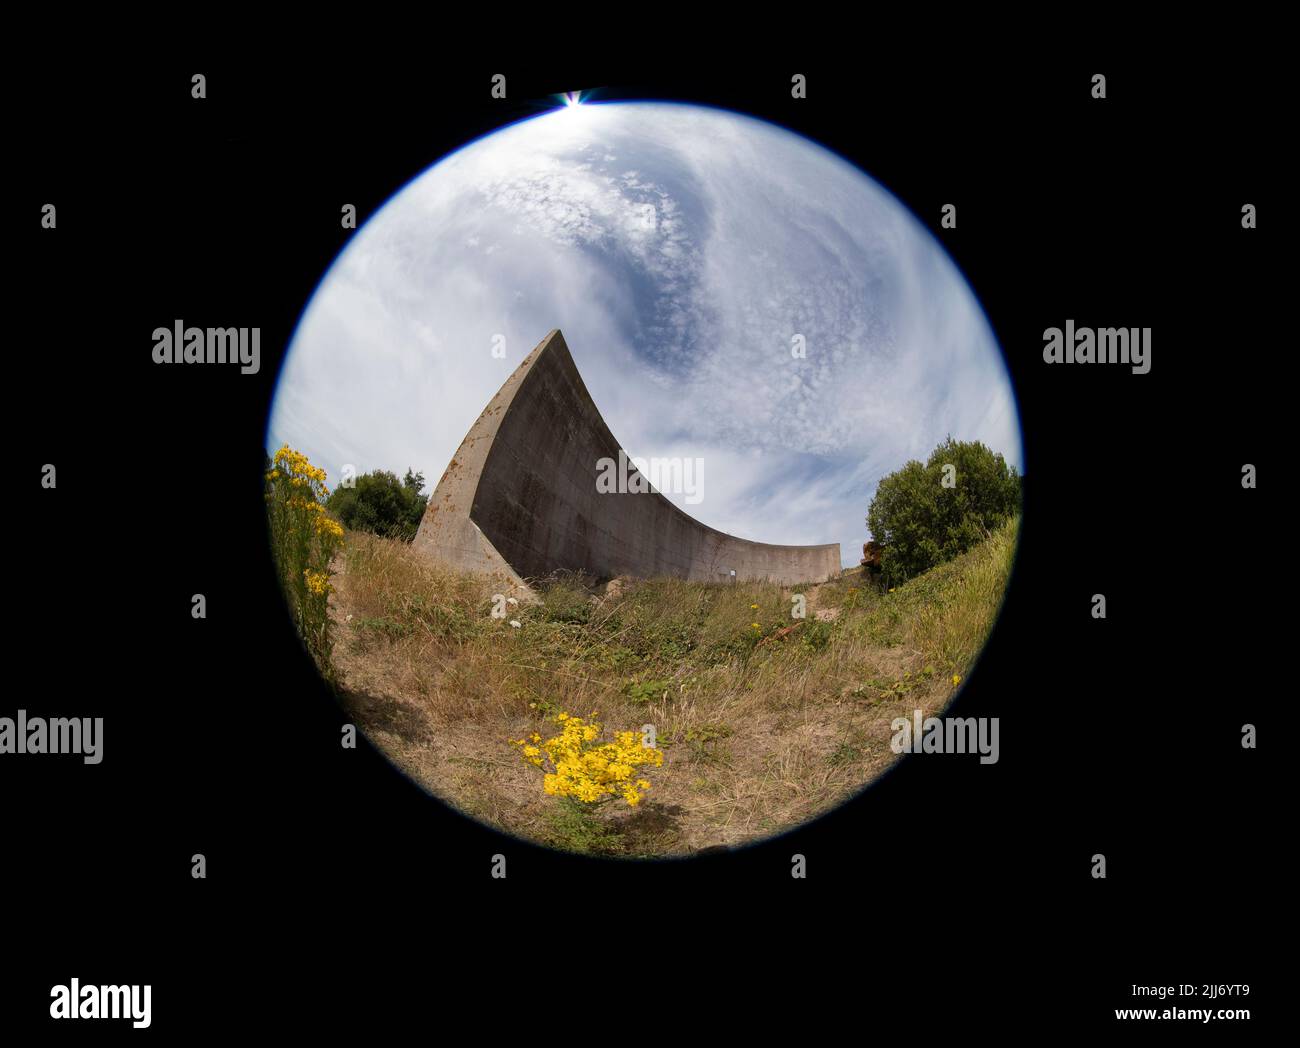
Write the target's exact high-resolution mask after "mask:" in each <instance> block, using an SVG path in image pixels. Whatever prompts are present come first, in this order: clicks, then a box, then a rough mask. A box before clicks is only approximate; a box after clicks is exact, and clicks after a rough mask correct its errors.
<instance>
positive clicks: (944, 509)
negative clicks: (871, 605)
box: [867, 437, 1020, 586]
mask: <svg viewBox="0 0 1300 1048" xmlns="http://www.w3.org/2000/svg"><path fill="white" fill-rule="evenodd" d="M1019 509H1020V475H1019V474H1018V473H1017V472H1016V469H1015V467H1014V466H1008V465H1007V463H1006V460H1005V459H1004V458H1003V457H1002V456H1001V455H1000V454H995V453H994V452H993V451H991V450H990V449H989V448H987V447H985V446H984V445H983V444H981V443H979V442H978V441H956V440H953V439H952V437H949V438H948V439H947V440H945V441H944V442H943V443H942V444H940V445H939V446H938V447H937V448H935V449H934V451H933V452H932V453H931V455H930V457H929V459H928V460H927V461H926V462H925V464H924V465H922V464H921V463H920V462H917V461H915V460H913V461H911V462H908V463H907V464H906V465H905V466H904V467H903V468H902V469H900V470H898V471H897V472H894V473H891V474H889V476H887V477H884V478H883V479H882V480H881V481H880V484H879V485H878V486H877V488H876V494H875V497H874V498H873V499H872V500H871V506H870V508H869V509H868V510H867V527H868V528H870V529H871V535H872V538H873V540H874V541H875V542H877V543H879V544H880V546H881V547H882V553H881V558H880V563H881V575H882V576H883V578H884V580H885V583H886V584H887V585H890V586H896V585H898V584H899V583H901V582H904V581H906V580H907V579H909V578H912V577H913V576H914V575H919V574H920V573H921V572H923V571H929V570H930V568H933V567H935V566H936V565H938V564H942V563H943V562H944V561H947V560H951V559H952V558H953V557H956V556H957V555H959V554H961V553H964V552H965V551H966V550H968V549H970V548H971V547H972V546H974V545H975V544H976V543H977V542H979V541H980V540H981V539H984V538H987V537H988V535H989V534H990V532H992V531H993V529H994V528H996V527H997V526H998V525H999V524H1001V523H1002V522H1004V521H1005V520H1007V519H1008V518H1010V517H1012V516H1014V515H1015V514H1016V513H1017V512H1019Z"/></svg>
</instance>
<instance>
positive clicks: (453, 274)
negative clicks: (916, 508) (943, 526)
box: [269, 105, 1022, 563]
mask: <svg viewBox="0 0 1300 1048" xmlns="http://www.w3.org/2000/svg"><path fill="white" fill-rule="evenodd" d="M581 111H589V112H582V115H581V116H579V117H577V118H576V119H575V118H574V117H573V116H572V114H573V113H575V112H581ZM555 327H559V328H561V329H562V330H563V331H564V334H565V338H566V341H567V342H568V344H569V346H570V349H571V350H572V351H573V354H574V357H575V359H576V361H577V364H578V367H579V370H580V371H581V373H582V375H583V378H584V380H585V381H586V383H587V385H588V387H589V389H590V390H591V392H592V395H593V397H594V398H595V400H596V403H597V405H598V407H599V408H600V409H601V412H602V414H603V415H604V416H605V418H606V421H607V422H608V423H609V425H610V428H611V429H612V430H613V432H614V434H615V436H616V437H618V438H619V440H620V441H621V442H622V443H623V445H624V447H626V448H627V449H628V451H629V452H630V453H632V454H634V455H642V456H651V455H680V456H686V457H697V456H698V457H702V458H704V459H705V462H706V482H705V490H706V498H705V501H704V502H703V503H702V504H699V505H686V504H684V503H683V501H682V500H681V499H680V498H675V501H677V502H678V504H679V505H682V508H683V509H685V510H686V511H687V512H689V513H691V515H693V516H695V517H697V518H698V519H700V520H702V521H704V522H705V523H707V524H709V525H711V526H713V527H716V528H719V529H721V530H724V531H728V532H731V533H732V534H737V535H741V536H743V537H745V538H751V539H756V540H759V541H765V542H790V543H816V542H828V541H838V542H840V543H841V547H842V553H843V555H844V560H845V562H846V563H855V562H856V560H857V557H858V555H859V548H860V545H861V543H862V541H863V540H864V539H865V538H866V530H865V525H864V523H863V518H864V517H865V515H866V508H867V504H868V502H869V500H870V496H871V493H872V491H873V490H874V487H875V483H876V481H877V480H878V479H879V478H880V476H882V475H883V474H884V473H887V472H890V471H892V470H893V469H896V468H898V467H899V466H901V465H902V464H903V462H905V461H906V460H907V459H909V458H923V457H925V456H926V455H927V454H928V453H929V451H930V450H931V449H932V448H933V447H934V446H935V445H936V444H938V443H939V442H940V441H941V440H942V439H943V438H944V437H946V436H947V435H948V434H952V435H953V436H954V437H957V438H959V439H980V440H983V441H984V442H985V443H987V444H989V445H990V446H991V447H993V448H994V449H995V450H999V451H1001V452H1003V453H1004V454H1005V455H1006V456H1007V458H1008V460H1009V461H1011V462H1013V463H1014V464H1016V465H1018V466H1019V465H1021V463H1022V458H1021V449H1020V443H1019V431H1018V424H1017V420H1016V414H1015V407H1014V402H1013V398H1012V394H1011V389H1010V384H1009V381H1008V379H1007V377H1006V372H1005V369H1004V365H1003V363H1002V360H1001V357H1000V355H999V353H998V350H997V347H996V345H995V343H994V341H993V336H992V332H991V331H990V329H989V327H988V324H987V322H986V321H985V319H984V317H983V314H982V312H981V311H980V308H979V306H978V304H977V303H976V301H975V299H974V297H973V296H972V294H971V292H970V290H969V289H968V287H967V286H966V283H965V281H964V280H963V279H962V277H961V275H960V274H959V273H958V272H957V270H956V269H955V267H954V266H953V265H952V263H951V262H950V261H949V260H948V258H947V257H946V255H945V254H944V253H943V251H942V249H941V248H940V247H939V245H938V244H937V243H936V242H935V241H934V240H933V238H932V237H930V235H929V233H928V232H926V231H925V230H924V228H923V227H921V226H920V225H919V223H917V222H916V221H915V219H913V218H912V216H911V215H909V214H908V213H907V212H906V211H905V210H904V209H903V208H902V207H901V205H899V204H898V203H897V201H895V200H894V199H893V198H892V197H890V196H889V195H888V194H887V193H885V192H884V191H883V190H882V189H881V188H880V187H879V186H877V185H875V184H874V183H873V182H871V181H870V180H868V179H866V178H864V177H863V176H862V175H861V174H860V173H859V172H857V171H856V170H855V169H854V168H852V167H850V166H849V165H847V164H845V163H844V162H843V161H841V160H839V159H838V158H837V157H835V156H833V155H832V154H830V153H828V152H826V151H825V150H822V149H820V148H819V147H816V146H813V145H811V144H809V143H807V142H805V141H804V140H802V139H799V138H798V137H796V136H794V135H792V134H790V133H788V132H785V131H782V130H781V129H779V128H774V127H771V126H770V125H765V124H761V123H758V122H756V121H751V120H747V119H743V118H737V117H733V116H731V115H729V114H723V113H720V112H718V111H713V110H702V109H697V108H692V107H685V106H642V105H638V106H628V105H619V106H599V105H597V106H590V105H588V106H582V107H578V108H577V110H567V111H565V112H564V113H558V114H554V115H549V116H546V117H542V118H539V119H536V120H533V121H529V122H526V123H524V124H519V125H515V126H513V127H511V128H509V129H506V130H505V131H503V132H501V133H500V134H498V135H495V136H491V137H489V138H487V139H484V140H482V141H480V142H478V143H475V144H474V145H472V146H471V147H468V148H467V149H465V150H463V151H461V152H460V153H458V154H456V155H454V156H453V157H451V158H449V159H448V160H446V161H444V162H443V163H442V164H440V165H438V166H437V167H436V168H434V169H431V170H430V171H429V172H426V173H425V174H424V175H423V176H421V178H419V179H417V180H416V181H415V182H413V183H411V184H410V185H409V186H408V187H407V188H406V189H405V190H404V191H403V192H402V193H401V194H399V195H398V196H397V197H396V198H394V200H393V201H391V202H390V203H389V204H388V205H387V206H386V207H385V208H384V209H383V210H382V211H381V213H380V214H379V215H377V216H376V217H375V218H374V219H372V220H371V221H370V222H368V223H367V224H366V225H365V226H364V227H363V228H362V229H361V230H360V231H358V233H357V234H356V235H355V237H354V239H353V241H352V242H351V244H350V246H349V248H348V250H347V251H345V252H344V254H343V255H342V256H341V257H340V259H339V260H338V262H337V263H336V265H335V266H334V267H333V268H332V269H331V271H330V273H329V274H328V276H327V277H326V279H325V280H324V281H323V282H322V284H321V287H320V289H319V291H318V292H317V294H316V296H315V297H314V298H313V300H312V303H311V305H310V307H309V309H308V310H307V312H306V314H305V315H304V318H303V320H302V323H301V325H300V329H299V331H298V333H297V335H296V337H295V341H294V345H293V349H292V352H291V355H290V358H289V360H288V362H287V364H286V366H285V369H284V373H283V376H282V380H281V383H280V388H279V392H278V396H277V400H276V404H275V408H274V412H273V417H272V422H271V432H270V437H269V439H270V440H272V441H274V442H275V443H277V445H278V443H279V442H281V441H287V442H289V443H291V444H293V445H295V446H297V447H299V448H300V450H303V451H304V452H306V453H307V454H308V456H309V457H311V458H312V459H313V461H316V462H318V463H320V464H322V465H324V466H325V468H326V469H327V471H328V472H329V473H330V475H331V477H335V476H337V472H338V469H339V468H340V467H341V466H342V465H343V464H344V463H350V464H353V465H355V466H356V467H357V468H358V469H359V470H360V471H363V472H364V471H366V470H369V469H375V468H387V469H392V470H394V471H395V472H397V473H399V474H400V473H402V472H403V471H404V470H405V469H406V468H407V467H408V466H412V467H415V468H416V469H419V470H421V471H422V472H424V474H425V476H426V478H427V480H428V482H429V486H430V488H432V486H433V485H434V484H436V483H437V480H438V477H439V476H441V473H442V470H443V468H444V467H445V466H446V464H447V462H448V460H449V459H450V457H451V454H452V453H453V452H454V450H455V448H456V446H457V445H458V444H459V442H460V440H461V438H462V437H463V436H464V434H465V431H466V430H467V429H468V428H469V426H470V424H471V423H472V422H473V420H474V418H475V417H477V415H478V413H479V411H481V410H482V408H483V406H484V405H485V404H486V403H487V401H488V400H489V399H490V398H491V396H492V395H493V394H494V393H495V392H496V390H497V388H498V387H499V386H500V384H501V382H502V381H503V380H504V379H505V378H506V377H507V376H508V375H509V373H510V371H512V370H513V368H514V367H515V366H516V365H517V364H518V362H519V361H520V360H521V359H522V358H523V356H524V355H525V354H526V353H527V352H528V351H529V350H531V349H532V348H533V346H534V345H535V344H536V343H537V342H538V341H539V340H540V339H541V338H542V337H543V336H544V335H545V334H546V333H547V332H548V331H549V330H550V329H552V328H555ZM497 334H501V335H504V336H505V338H506V346H507V358H506V359H505V360H497V359H494V358H493V357H492V356H491V353H490V350H491V345H492V339H493V336H494V335H497ZM794 334H802V335H804V336H805V338H806V340H807V347H808V355H807V359H805V360H795V359H794V358H792V357H791V354H790V345H791V337H792V336H793V335H794Z"/></svg>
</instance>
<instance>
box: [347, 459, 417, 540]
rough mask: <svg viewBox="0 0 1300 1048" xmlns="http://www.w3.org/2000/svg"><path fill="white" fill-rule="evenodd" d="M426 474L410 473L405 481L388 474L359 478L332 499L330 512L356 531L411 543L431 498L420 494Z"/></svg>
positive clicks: (363, 475) (378, 473)
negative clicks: (368, 532)
mask: <svg viewBox="0 0 1300 1048" xmlns="http://www.w3.org/2000/svg"><path fill="white" fill-rule="evenodd" d="M423 488H424V474H422V473H416V472H414V471H413V470H410V469H408V470H407V471H406V476H405V477H404V478H403V479H402V480H400V481H399V480H398V479H397V475H396V474H394V473H390V472H389V471H388V470H382V469H381V470H375V471H374V472H373V473H364V474H362V475H361V476H359V477H357V478H356V481H355V482H354V484H353V486H352V487H350V488H344V487H340V488H337V489H335V491H334V492H333V493H332V494H331V495H330V497H329V500H328V501H327V502H326V504H325V505H326V506H327V508H328V509H329V510H330V512H331V513H333V514H335V515H336V516H337V517H338V518H339V520H341V521H342V522H343V525H344V526H345V527H348V528H351V529H352V530H354V531H370V532H373V533H375V534H376V535H384V536H386V537H388V538H398V539H404V540H405V541H407V542H410V541H411V539H413V538H415V533H416V531H417V530H418V529H419V527H420V520H421V518H422V517H423V516H424V507H425V504H426V503H427V502H428V496H427V495H424V494H421V492H422V489H423Z"/></svg>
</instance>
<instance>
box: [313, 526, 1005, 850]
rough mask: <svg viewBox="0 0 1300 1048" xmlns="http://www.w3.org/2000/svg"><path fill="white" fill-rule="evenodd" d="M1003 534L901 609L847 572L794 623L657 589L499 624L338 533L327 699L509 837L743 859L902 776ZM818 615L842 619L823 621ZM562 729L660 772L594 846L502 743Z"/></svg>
mask: <svg viewBox="0 0 1300 1048" xmlns="http://www.w3.org/2000/svg"><path fill="white" fill-rule="evenodd" d="M1016 534H1017V523H1016V522H1012V523H1011V524H1010V525H1008V526H1007V527H1005V528H1003V529H1001V530H1000V531H998V532H997V533H996V534H995V535H994V536H993V537H992V538H990V539H989V540H988V541H986V542H985V543H983V544H982V545H981V546H979V547H978V548H976V549H974V550H971V551H970V552H969V553H967V554H965V555H964V556H962V557H960V558H958V559H957V560H955V561H953V562H951V563H949V564H945V565H943V566H941V567H939V568H936V569H935V570H933V571H931V572H928V573H927V574H925V575H923V576H920V577H918V578H916V579H914V580H912V581H911V582H909V583H908V584H906V585H905V586H902V587H899V588H898V590H897V591H896V592H892V593H889V592H881V591H880V590H879V588H877V587H875V586H874V585H873V583H872V582H871V581H870V580H865V579H863V577H862V576H861V575H860V574H858V573H851V574H848V575H846V576H845V577H843V578H841V579H838V580H835V581H833V582H829V583H824V584H822V585H820V586H810V587H795V591H801V592H804V593H805V594H806V596H807V598H808V615H807V618H806V619H804V620H802V621H798V622H796V620H793V619H792V618H791V616H790V609H791V600H790V597H791V591H790V590H785V589H782V588H781V587H780V586H776V585H770V584H745V583H741V584H738V585H715V584H706V583H687V582H682V581H678V580H671V579H657V580H649V581H641V582H636V581H632V582H629V583H627V584H626V585H624V586H623V587H622V589H621V592H619V593H618V594H617V595H611V596H602V595H601V593H602V589H601V588H597V587H595V586H594V585H593V584H592V582H591V580H585V579H581V578H564V579H553V580H550V581H549V582H548V583H547V584H544V585H542V586H540V587H539V589H540V593H541V598H542V599H541V601H540V602H539V603H538V604H535V605H512V606H510V607H509V613H508V616H507V618H506V619H494V618H492V617H491V614H490V611H491V607H492V602H491V594H490V593H487V592H484V591H483V590H482V589H481V584H480V583H478V582H477V581H476V580H475V579H474V578H473V577H472V576H461V575H456V574H452V573H449V572H445V571H442V570H440V569H439V568H437V567H435V566H433V565H431V564H429V563H427V562H426V561H424V560H423V559H422V558H420V557H418V556H417V555H415V554H413V553H412V551H411V549H410V547H409V546H407V545H406V544H404V543H402V542H399V541H393V540H387V539H380V538H376V537H374V536H371V535H363V534H358V533H349V534H348V536H347V545H346V549H345V551H344V552H343V554H341V556H340V558H339V560H338V561H337V563H336V569H337V570H338V572H339V574H338V576H337V577H336V579H335V586H336V590H335V593H334V595H333V596H332V598H331V605H330V611H331V617H332V620H333V623H334V632H335V648H334V666H335V672H336V676H337V680H338V687H339V689H340V694H341V697H342V699H343V702H344V704H345V706H346V707H347V708H348V710H349V711H350V715H351V716H352V717H353V718H354V719H355V720H356V722H357V723H358V724H359V726H360V727H361V728H362V730H363V731H364V732H365V733H366V735H367V736H368V737H369V738H370V739H371V741H372V742H374V743H375V745H376V746H378V747H379V748H380V749H381V750H383V751H384V752H386V753H387V754H388V755H389V756H390V758H391V759H393V760H394V762H395V763H397V764H398V765H399V766H400V767H401V768H402V769H403V770H405V771H406V772H407V773H408V774H409V775H410V776H411V777H412V778H414V779H415V780H416V781H418V782H420V783H421V784H422V785H424V786H425V787H426V788H428V789H429V790H430V791H432V792H433V793H435V794H437V795H439V796H441V797H443V798H444V799H446V800H447V801H449V802H450V803H452V804H454V805H455V806H456V807H458V808H460V809H461V810H463V811H465V812H466V813H468V814H470V815H472V816H474V817H476V818H479V819H481V820H483V821H485V822H488V823H490V824H492V825H495V826H498V827H499V828H501V829H504V830H506V831H507V832H512V833H515V834H518V835H520V836H524V837H528V838H531V839H534V840H539V841H542V842H544V843H548V844H551V845H554V846H557V847H568V848H574V849H578V850H583V849H588V850H600V851H602V852H607V853H612V854H619V855H628V856H646V855H668V854H682V853H691V852H695V851H698V850H700V849H702V848H705V847H710V846H715V845H736V844H740V843H743V842H745V841H748V840H752V839H755V838H760V837H765V836H768V835H770V834H772V833H776V832H779V831H781V830H783V829H787V828H789V827H791V826H793V825H796V824H798V823H800V822H803V821H805V820H807V819H809V818H811V817H813V816H815V815H817V814H820V813H821V812H824V811H826V810H827V809H828V808H831V807H833V806H835V805H836V804H837V803H839V802H841V801H842V800H843V799H845V798H846V797H847V796H849V795H851V794H853V793H855V792H857V791H858V790H859V789H861V788H862V787H863V786H865V785H866V784H867V783H869V782H870V781H871V780H873V779H874V778H876V777H877V776H878V775H879V774H880V773H881V772H883V771H884V770H885V769H886V768H887V767H888V766H889V765H890V764H891V763H892V762H893V761H894V760H896V759H897V757H896V756H895V754H894V753H893V752H892V751H891V750H890V748H889V740H890V738H891V736H892V735H893V732H892V731H891V729H890V722H891V721H892V720H893V719H894V718H895V717H897V716H908V717H910V716H911V712H912V711H913V710H914V709H918V708H919V709H921V710H923V711H924V712H925V714H926V715H932V714H937V713H938V712H940V711H941V710H942V708H943V707H944V706H946V705H947V703H948V702H949V701H950V699H951V698H952V695H953V692H954V688H953V686H952V677H953V674H960V675H961V676H963V677H965V676H966V675H967V673H968V671H969V668H970V665H971V663H972V662H973V661H974V659H975V657H976V656H977V655H978V653H979V650H980V648H981V647H982V646H983V643H984V641H985V639H986V638H987V636H988V632H989V630H990V629H991V627H992V624H993V621H994V619H995V617H996V615H997V611H998V607H999V605H1000V603H1001V599H1002V593H1003V591H1004V589H1005V586H1006V580H1007V576H1008V573H1009V571H1010V566H1011V561H1012V559H1013V556H1014V551H1015V544H1016ZM752 605H758V607H757V608H756V609H755V608H754V607H752ZM826 609H836V617H835V619H834V620H833V621H829V622H820V621H816V618H815V614H814V613H815V611H817V610H826ZM510 619H514V620H516V621H518V622H519V623H520V624H521V625H520V627H519V628H514V627H512V626H511V625H509V621H510ZM755 622H757V623H758V624H759V626H760V629H755V628H754V627H753V625H752V624H753V623H755ZM791 626H793V628H792V629H787V628H788V627H791ZM783 630H784V631H785V632H782V631H783ZM560 711H567V712H571V713H574V714H577V715H580V716H586V715H588V714H590V713H592V712H593V711H598V713H599V716H598V719H599V720H600V721H602V722H603V723H604V724H605V725H606V730H607V732H609V731H616V730H628V729H639V728H640V727H641V726H642V725H645V724H653V725H654V726H655V730H656V733H657V736H658V745H659V748H660V749H662V750H663V751H664V755H665V760H664V765H663V767H662V768H658V769H655V770H654V771H652V772H651V773H650V774H649V776H648V778H649V779H650V780H651V781H652V783H653V788H652V789H651V791H650V793H649V794H648V795H647V798H646V800H645V801H644V802H643V803H642V805H641V806H640V807H639V808H637V809H635V810H632V809H628V808H626V807H623V808H622V810H621V811H615V810H612V806H610V807H611V810H610V811H609V813H608V814H602V816H601V818H602V819H603V820H606V821H607V822H608V823H609V825H608V826H607V827H603V828H602V833H601V836H600V838H599V842H598V844H593V843H592V842H591V841H590V840H589V839H588V838H586V837H583V836H582V835H580V834H575V833H574V831H573V828H572V826H571V825H570V823H569V822H566V821H565V819H564V818H562V817H560V816H561V814H562V813H559V812H558V811H557V802H556V800H555V799H554V798H550V797H547V796H545V795H544V794H543V793H542V790H541V781H540V780H541V773H540V772H539V771H538V770H537V769H535V768H532V767H530V766H529V765H526V764H525V763H524V762H523V761H521V760H520V759H519V754H518V751H517V750H516V749H515V748H514V747H512V746H511V745H510V744H509V742H508V741H507V740H508V739H511V738H519V737H521V736H523V735H527V734H531V733H532V732H539V733H541V734H543V735H549V734H553V732H554V724H553V722H552V721H551V720H550V719H549V718H551V717H553V716H554V714H555V713H557V712H560ZM605 831H608V832H605Z"/></svg>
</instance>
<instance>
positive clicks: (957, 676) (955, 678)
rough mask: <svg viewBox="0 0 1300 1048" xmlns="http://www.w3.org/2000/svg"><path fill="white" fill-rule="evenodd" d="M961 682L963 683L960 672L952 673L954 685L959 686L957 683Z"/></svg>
mask: <svg viewBox="0 0 1300 1048" xmlns="http://www.w3.org/2000/svg"><path fill="white" fill-rule="evenodd" d="M960 683H961V674H960V673H954V674H953V675H952V686H953V687H954V688H955V687H957V685H958V684H960Z"/></svg>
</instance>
